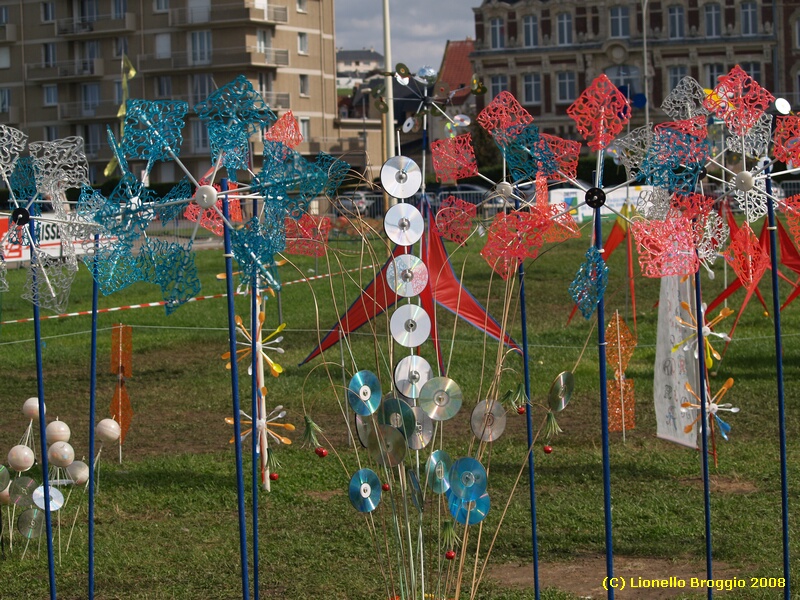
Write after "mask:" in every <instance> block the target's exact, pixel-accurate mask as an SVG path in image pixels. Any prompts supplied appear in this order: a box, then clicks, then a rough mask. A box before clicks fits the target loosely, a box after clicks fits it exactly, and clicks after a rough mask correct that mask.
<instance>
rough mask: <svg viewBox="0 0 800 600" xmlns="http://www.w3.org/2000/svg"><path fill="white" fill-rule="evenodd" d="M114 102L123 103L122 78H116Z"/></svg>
mask: <svg viewBox="0 0 800 600" xmlns="http://www.w3.org/2000/svg"><path fill="white" fill-rule="evenodd" d="M114 104H122V80H121V79H115V80H114Z"/></svg>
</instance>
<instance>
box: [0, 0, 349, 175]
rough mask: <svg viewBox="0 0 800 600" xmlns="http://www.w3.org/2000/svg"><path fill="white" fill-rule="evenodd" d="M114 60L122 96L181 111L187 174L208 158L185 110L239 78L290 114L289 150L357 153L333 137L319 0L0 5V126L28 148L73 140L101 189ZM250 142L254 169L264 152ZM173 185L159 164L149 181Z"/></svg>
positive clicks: (331, 51)
mask: <svg viewBox="0 0 800 600" xmlns="http://www.w3.org/2000/svg"><path fill="white" fill-rule="evenodd" d="M123 57H128V59H129V60H130V63H131V64H132V65H133V67H134V68H135V69H136V75H135V76H134V77H133V78H132V79H130V81H129V82H128V88H129V95H130V97H131V98H142V99H147V100H162V99H174V100H185V101H187V102H188V103H189V106H190V113H189V114H188V115H187V119H186V127H185V128H184V130H183V144H182V146H181V149H180V158H181V160H182V161H183V162H184V163H185V164H186V166H187V167H188V168H189V169H190V170H191V171H192V172H194V173H202V172H204V171H205V170H206V169H207V168H208V167H209V166H210V158H209V139H208V133H207V131H206V128H205V127H204V125H203V123H202V122H201V121H200V120H199V119H197V118H195V117H194V116H193V115H194V113H193V111H192V110H191V109H192V107H194V106H195V105H196V104H197V103H198V102H199V101H201V100H203V99H205V98H206V97H207V96H208V95H209V94H210V93H211V92H213V91H214V90H215V89H216V88H217V87H218V86H221V85H224V84H226V83H228V82H230V81H232V80H233V79H234V78H236V77H237V76H239V75H244V76H245V77H247V79H248V80H249V81H250V82H251V83H252V85H253V87H254V88H255V89H256V90H257V91H259V92H260V93H261V94H262V96H263V97H264V100H265V101H266V102H267V104H268V105H269V106H270V107H271V108H272V109H273V110H274V111H275V112H276V113H277V114H278V115H281V114H282V113H283V112H285V111H287V110H291V111H292V113H293V114H294V116H295V117H296V118H297V120H298V123H299V127H300V130H301V132H302V133H303V137H304V138H305V141H304V142H303V143H302V144H301V145H300V146H299V147H298V148H297V150H298V151H299V152H302V153H304V154H310V155H315V154H316V153H317V152H319V151H327V152H331V153H333V154H339V153H342V152H346V151H347V150H349V149H350V145H351V144H355V145H356V146H357V147H359V146H360V145H362V144H363V142H362V141H360V139H359V137H358V132H347V131H344V132H343V131H342V130H341V129H340V128H339V124H338V120H337V106H336V104H337V98H336V80H335V78H336V52H335V44H334V14H333V3H332V2H324V1H323V0H282V2H281V3H273V2H272V0H238V1H237V0H213V1H212V0H68V1H67V0H45V1H41V0H13V1H8V0H0V122H2V123H6V124H8V125H11V126H13V127H17V128H19V129H21V130H23V131H24V132H25V133H27V134H28V135H29V139H30V140H53V139H59V138H63V137H67V136H73V135H78V136H82V137H83V138H84V140H85V142H86V153H87V157H88V160H89V164H90V177H91V179H92V180H93V181H94V182H101V181H103V179H104V176H103V170H104V168H105V166H106V164H107V163H108V161H109V159H110V158H111V153H110V151H109V148H108V144H107V142H106V126H108V125H111V126H113V127H114V128H115V130H116V128H117V125H118V123H119V121H118V119H117V113H118V109H119V106H120V104H121V102H122V100H123V97H124V91H123V87H124V86H123V71H125V70H126V66H125V65H124V61H123ZM252 141H253V148H254V151H255V152H254V155H255V158H254V165H255V167H256V168H259V167H260V150H261V148H262V146H261V144H260V141H259V140H258V139H253V140H252ZM134 168H136V165H135V164H134ZM181 176H182V173H181V172H180V170H179V168H178V167H177V166H176V165H175V164H174V163H171V162H168V163H164V164H159V165H158V166H157V167H156V168H155V170H154V171H153V173H152V175H151V180H154V181H175V180H177V179H179V178H180V177H181Z"/></svg>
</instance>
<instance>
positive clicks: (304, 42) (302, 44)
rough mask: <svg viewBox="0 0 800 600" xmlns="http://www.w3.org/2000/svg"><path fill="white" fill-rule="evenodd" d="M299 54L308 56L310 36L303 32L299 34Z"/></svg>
mask: <svg viewBox="0 0 800 600" xmlns="http://www.w3.org/2000/svg"><path fill="white" fill-rule="evenodd" d="M297 53H298V54H308V34H307V33H304V32H302V31H301V32H300V33H298V34H297Z"/></svg>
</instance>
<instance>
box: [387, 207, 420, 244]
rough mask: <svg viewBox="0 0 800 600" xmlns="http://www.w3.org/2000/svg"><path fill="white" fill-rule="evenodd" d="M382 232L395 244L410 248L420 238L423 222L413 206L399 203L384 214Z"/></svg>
mask: <svg viewBox="0 0 800 600" xmlns="http://www.w3.org/2000/svg"><path fill="white" fill-rule="evenodd" d="M383 230H384V231H385V232H386V235H387V236H389V239H390V240H392V241H393V242H394V243H395V244H398V245H400V246H412V245H413V244H416V243H417V242H418V241H419V239H420V238H421V237H422V233H423V231H424V230H425V221H424V220H423V218H422V213H420V212H419V210H417V208H416V207H415V206H412V205H411V204H406V203H403V202H401V203H400V204H395V205H394V206H393V207H392V208H390V209H389V210H388V212H387V213H386V217H385V218H384V219H383Z"/></svg>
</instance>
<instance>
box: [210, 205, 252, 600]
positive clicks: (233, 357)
mask: <svg viewBox="0 0 800 600" xmlns="http://www.w3.org/2000/svg"><path fill="white" fill-rule="evenodd" d="M226 199H227V197H226ZM198 221H199V219H198ZM258 312H259V311H258V275H257V274H253V276H252V277H251V278H250V342H251V344H250V359H251V362H250V371H251V378H250V386H251V390H250V414H251V415H252V417H251V420H252V421H253V423H252V427H253V430H252V432H251V434H250V438H251V442H252V445H251V454H252V456H251V465H252V473H251V476H252V492H251V493H252V494H253V499H252V503H253V508H252V510H253V597H254V598H258V597H259V585H258V490H259V478H260V471H261V469H260V466H261V465H260V464H259V461H258V460H257V459H256V455H257V453H258V445H259V443H260V442H261V431H260V430H259V427H258V423H259V418H260V417H264V418H266V417H265V415H260V414H259V412H260V410H259V406H258V388H259V381H258V361H259V360H260V359H261V348H260V345H261V340H260V339H259V327H258ZM234 360H236V356H235V355H233V354H232V355H231V362H233V361H234ZM237 444H241V441H240V440H238V439H237ZM263 458H265V457H263Z"/></svg>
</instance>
